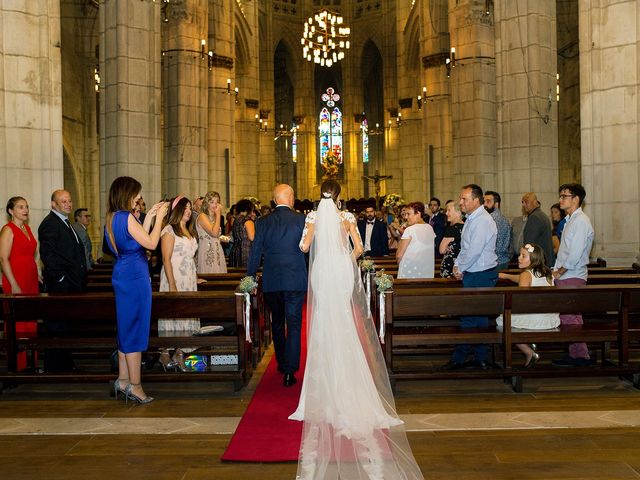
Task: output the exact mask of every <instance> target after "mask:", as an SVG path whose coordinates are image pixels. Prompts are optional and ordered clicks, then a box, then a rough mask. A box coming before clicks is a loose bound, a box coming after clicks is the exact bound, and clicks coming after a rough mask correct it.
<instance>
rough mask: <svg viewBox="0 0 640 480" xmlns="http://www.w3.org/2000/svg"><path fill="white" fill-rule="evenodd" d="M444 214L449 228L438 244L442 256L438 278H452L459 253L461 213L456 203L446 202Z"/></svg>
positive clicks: (462, 224) (461, 224)
mask: <svg viewBox="0 0 640 480" xmlns="http://www.w3.org/2000/svg"><path fill="white" fill-rule="evenodd" d="M445 212H446V214H447V221H448V222H449V226H448V227H447V229H446V230H445V231H444V237H442V241H441V242H440V247H439V250H440V254H441V255H442V264H441V265H440V276H441V277H442V278H449V277H453V264H454V262H455V261H456V258H457V257H458V254H459V253H460V246H461V243H460V242H461V239H462V227H463V226H464V222H463V220H462V212H461V211H460V206H459V205H458V203H457V202H455V201H453V200H449V201H447V203H446V204H445Z"/></svg>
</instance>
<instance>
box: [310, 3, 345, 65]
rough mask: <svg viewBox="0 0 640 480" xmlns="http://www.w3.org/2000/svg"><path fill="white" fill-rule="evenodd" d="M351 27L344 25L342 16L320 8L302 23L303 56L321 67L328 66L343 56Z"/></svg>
mask: <svg viewBox="0 0 640 480" xmlns="http://www.w3.org/2000/svg"><path fill="white" fill-rule="evenodd" d="M350 34H351V29H350V28H349V27H346V26H344V19H343V18H342V16H340V15H338V14H337V13H335V12H331V11H329V10H321V11H320V12H318V13H316V14H315V15H314V16H313V17H309V19H308V20H307V21H306V22H305V23H304V32H303V33H302V38H301V39H300V43H301V44H302V54H303V56H304V58H306V59H307V60H308V61H310V62H313V63H318V64H320V66H322V67H330V66H331V65H333V64H334V63H336V62H338V61H340V60H342V59H343V58H344V51H345V50H347V49H348V48H349V46H350V43H349V40H348V39H349V35H350Z"/></svg>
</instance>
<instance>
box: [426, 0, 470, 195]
mask: <svg viewBox="0 0 640 480" xmlns="http://www.w3.org/2000/svg"><path fill="white" fill-rule="evenodd" d="M422 9H423V10H422V11H423V15H422V16H421V18H423V20H422V30H423V32H424V34H423V38H422V39H421V42H420V44H421V46H420V53H421V59H420V60H421V68H422V74H421V81H422V83H421V87H423V86H424V87H427V92H426V96H425V94H424V92H422V88H421V90H420V95H421V96H422V97H423V98H422V121H423V125H422V132H423V148H424V152H423V155H424V158H425V163H426V166H427V168H426V170H427V182H428V189H427V195H426V197H425V198H424V200H425V201H427V200H429V198H431V197H432V196H436V197H438V198H439V199H440V201H441V202H443V203H444V202H446V201H447V199H452V198H458V194H459V188H460V186H461V185H457V184H455V185H454V178H453V175H452V172H453V171H454V169H453V155H452V153H453V152H452V133H451V95H450V93H449V91H450V81H449V78H447V69H446V67H445V59H446V58H447V57H448V56H449V25H448V13H449V12H448V8H447V1H446V0H434V1H431V2H423V3H422Z"/></svg>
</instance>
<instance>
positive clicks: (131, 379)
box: [105, 177, 169, 403]
mask: <svg viewBox="0 0 640 480" xmlns="http://www.w3.org/2000/svg"><path fill="white" fill-rule="evenodd" d="M141 190H142V185H140V182H138V181H137V180H136V179H134V178H131V177H118V178H116V179H115V180H114V181H113V183H112V184H111V188H110V189H109V206H108V210H107V216H106V219H105V237H106V241H107V242H108V244H109V248H110V249H111V250H112V252H113V253H114V254H115V264H114V266H113V274H112V277H111V283H112V285H113V291H114V293H115V299H116V318H117V324H118V378H117V379H116V380H115V381H114V382H113V390H114V393H115V395H116V399H117V398H118V394H119V393H123V394H124V396H125V398H127V399H131V400H135V401H137V402H138V403H149V402H152V401H153V397H150V396H148V395H147V394H145V392H144V390H143V389H142V385H141V383H140V375H141V374H140V367H141V361H142V352H143V351H145V350H146V349H147V347H148V345H149V328H150V323H151V278H150V277H149V267H148V265H147V256H146V254H145V249H148V250H154V249H155V248H156V246H157V245H158V241H159V240H160V231H161V230H162V220H163V219H164V217H165V216H166V214H167V210H168V207H169V205H168V203H167V202H160V203H156V204H155V205H154V206H153V207H152V208H151V209H150V210H149V211H148V212H147V215H146V217H145V219H144V224H142V225H141V224H140V222H139V221H138V220H137V219H136V218H135V217H134V216H133V214H132V212H133V208H134V206H135V204H136V202H137V201H138V200H139V199H140V198H141V197H140V191H141ZM154 218H155V219H156V222H155V224H154V226H153V229H151V228H150V227H151V222H152V220H153V219H154ZM150 230H151V232H150V233H149V231H150Z"/></svg>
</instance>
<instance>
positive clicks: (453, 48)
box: [449, 47, 456, 68]
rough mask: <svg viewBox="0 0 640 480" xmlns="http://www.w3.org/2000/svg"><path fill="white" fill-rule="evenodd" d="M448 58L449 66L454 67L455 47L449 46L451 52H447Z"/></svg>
mask: <svg viewBox="0 0 640 480" xmlns="http://www.w3.org/2000/svg"><path fill="white" fill-rule="evenodd" d="M449 58H450V59H451V68H455V66H456V47H451V53H450V54H449Z"/></svg>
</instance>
